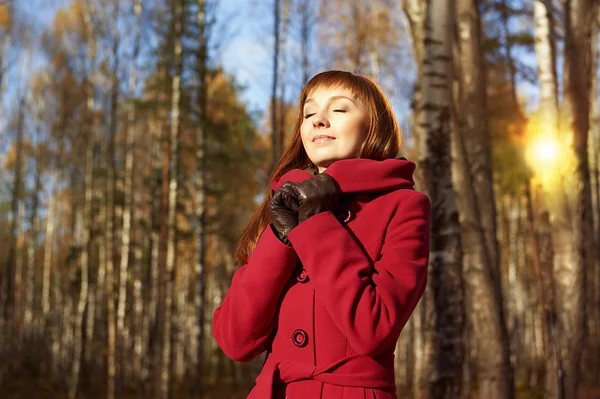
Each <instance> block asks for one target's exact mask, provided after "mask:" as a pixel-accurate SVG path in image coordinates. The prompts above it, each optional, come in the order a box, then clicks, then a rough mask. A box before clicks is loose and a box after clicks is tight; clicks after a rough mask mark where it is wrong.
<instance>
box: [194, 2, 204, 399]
mask: <svg viewBox="0 0 600 399" xmlns="http://www.w3.org/2000/svg"><path fill="white" fill-rule="evenodd" d="M198 9H199V12H198V21H197V23H198V26H199V27H200V32H199V36H198V39H199V41H200V42H199V48H198V53H197V54H198V58H197V63H198V81H199V88H198V126H197V128H196V173H195V178H196V179H195V193H196V212H195V217H196V223H195V227H196V229H195V232H194V236H195V237H196V242H197V244H196V256H195V262H194V265H195V267H194V274H195V276H194V280H195V291H194V309H195V312H196V314H197V322H196V324H195V326H194V340H195V348H196V351H197V353H196V355H195V357H196V362H197V364H196V370H195V371H196V376H195V380H194V381H195V383H194V384H192V385H193V388H194V391H195V392H194V393H195V394H196V395H198V396H200V397H202V396H203V390H202V386H203V381H204V357H205V355H204V323H205V317H206V314H205V312H206V273H205V270H206V256H205V255H206V187H205V184H206V131H205V128H206V105H207V98H206V96H207V87H206V84H207V81H206V74H207V58H208V57H207V56H208V54H207V39H208V37H207V36H208V35H207V29H206V18H207V16H206V4H205V1H204V0H198Z"/></svg>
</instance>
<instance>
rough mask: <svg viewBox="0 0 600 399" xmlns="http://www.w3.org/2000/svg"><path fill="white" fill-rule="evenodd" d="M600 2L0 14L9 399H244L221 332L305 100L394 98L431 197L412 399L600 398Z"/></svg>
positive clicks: (247, 376) (22, 5)
mask: <svg viewBox="0 0 600 399" xmlns="http://www.w3.org/2000/svg"><path fill="white" fill-rule="evenodd" d="M599 61H600V14H599V6H598V4H597V2H595V1H593V0H456V1H455V2H448V1H446V0H427V1H425V0H397V1H392V0H352V1H342V0H248V1H244V0H172V1H165V0H86V1H84V0H18V1H17V0H0V396H2V397H3V398H108V399H113V398H134V397H142V398H160V399H166V398H192V397H198V398H199V397H202V398H244V397H245V395H246V394H247V393H248V391H249V389H250V388H251V387H252V385H253V383H254V381H253V380H254V378H255V377H256V375H257V373H258V371H259V370H260V367H261V364H262V356H260V357H259V358H257V359H255V360H254V361H252V362H249V363H236V362H232V361H230V360H229V359H227V358H226V356H224V354H223V353H222V352H221V350H220V349H219V348H218V347H217V345H216V343H215V342H214V339H213V338H212V334H211V328H210V323H211V317H212V314H213V311H214V309H215V307H216V306H218V304H219V303H220V301H221V300H222V299H223V297H224V295H225V293H226V291H227V287H228V285H229V284H230V282H231V278H232V275H233V273H234V272H235V266H234V264H233V254H234V250H235V245H236V241H237V237H238V234H239V233H240V231H241V228H242V227H243V226H244V224H245V223H246V221H247V220H248V218H249V217H250V215H251V213H252V212H253V210H254V209H256V206H257V204H258V202H259V201H260V199H261V198H263V197H262V196H263V195H264V193H265V190H266V189H267V182H268V179H269V174H270V171H271V169H272V167H273V161H274V160H277V159H279V157H280V156H281V153H282V151H283V149H284V148H285V146H286V144H287V143H288V142H289V139H290V134H291V131H292V128H293V124H294V120H295V117H296V114H297V112H298V110H297V97H298V95H299V92H300V90H301V88H302V86H303V85H304V84H305V83H306V82H307V81H308V79H309V78H310V77H311V76H313V75H314V74H315V73H317V72H319V71H322V70H326V69H344V70H349V71H353V72H358V73H361V74H365V75H367V76H370V77H371V78H372V79H374V80H375V81H377V82H378V83H379V84H380V85H381V87H382V89H383V90H384V92H385V93H386V95H387V96H388V98H389V99H390V101H391V103H392V106H393V108H394V110H395V112H396V115H397V117H398V120H399V122H400V125H401V127H402V134H403V140H404V143H403V147H402V149H401V152H400V154H398V155H400V156H406V157H408V158H409V159H411V160H414V161H415V162H416V163H417V164H418V170H419V173H418V176H417V188H418V189H420V190H422V191H424V192H426V193H427V194H428V195H429V197H430V198H431V200H432V204H433V216H432V232H431V237H432V252H431V260H430V266H429V284H428V288H427V291H426V294H425V296H424V297H423V299H422V300H421V302H420V303H419V305H418V307H417V309H416V310H415V312H414V313H413V315H412V317H411V318H410V320H409V322H408V323H407V325H406V327H405V328H404V330H403V333H402V336H401V338H400V340H399V341H398V344H397V348H396V377H397V388H398V396H399V397H400V398H409V397H410V398H473V399H476V398H486V399H496V398H498V399H504V398H506V399H513V398H532V399H533V398H551V399H554V398H556V399H562V398H564V399H571V398H600V385H599V384H600V383H599V382H600V178H599V155H600V123H599V122H600V107H599V105H598V100H599V97H598V71H599V68H598V66H599Z"/></svg>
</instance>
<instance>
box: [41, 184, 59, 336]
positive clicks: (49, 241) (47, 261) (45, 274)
mask: <svg viewBox="0 0 600 399" xmlns="http://www.w3.org/2000/svg"><path fill="white" fill-rule="evenodd" d="M55 196H56V194H55V193H51V194H50V201H49V204H48V216H46V234H45V237H44V261H43V269H42V298H41V301H42V318H43V321H44V326H45V328H44V330H45V329H46V327H47V326H48V313H49V312H50V288H51V287H52V283H51V280H50V270H51V269H52V251H53V249H54V222H55V217H56V216H55V212H56V199H55Z"/></svg>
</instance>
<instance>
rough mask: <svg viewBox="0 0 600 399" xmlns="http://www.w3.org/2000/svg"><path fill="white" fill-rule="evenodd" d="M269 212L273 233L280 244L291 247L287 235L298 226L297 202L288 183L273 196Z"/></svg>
mask: <svg viewBox="0 0 600 399" xmlns="http://www.w3.org/2000/svg"><path fill="white" fill-rule="evenodd" d="M269 211H270V215H271V225H272V227H273V232H274V233H275V235H276V236H277V238H279V240H280V241H281V242H283V243H284V244H286V245H288V246H291V244H290V241H289V240H288V234H289V233H290V231H292V230H293V229H294V228H295V227H296V226H298V201H297V200H296V198H295V194H294V191H293V189H292V187H291V185H290V184H289V182H286V183H284V184H283V185H282V186H281V187H280V188H279V190H277V191H276V192H275V193H274V194H273V198H272V199H271V202H270V204H269Z"/></svg>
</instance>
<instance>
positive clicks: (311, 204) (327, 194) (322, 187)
mask: <svg viewBox="0 0 600 399" xmlns="http://www.w3.org/2000/svg"><path fill="white" fill-rule="evenodd" d="M292 186H293V188H294V192H295V194H296V199H297V201H298V223H302V222H303V221H305V220H306V219H308V218H309V217H311V216H314V215H316V214H318V213H321V212H326V211H331V210H333V209H334V208H335V206H336V205H337V203H338V201H339V198H340V188H339V186H338V184H337V182H336V181H335V179H334V178H333V177H331V176H329V175H328V174H327V173H320V174H318V175H316V176H313V177H311V178H310V179H307V180H304V181H303V182H301V183H294V184H292Z"/></svg>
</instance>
